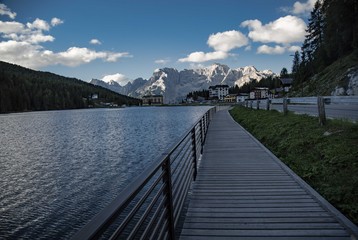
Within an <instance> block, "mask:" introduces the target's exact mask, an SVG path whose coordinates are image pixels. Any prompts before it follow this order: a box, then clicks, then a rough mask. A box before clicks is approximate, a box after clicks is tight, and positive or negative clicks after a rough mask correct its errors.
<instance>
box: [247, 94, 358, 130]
mask: <svg viewBox="0 0 358 240" xmlns="http://www.w3.org/2000/svg"><path fill="white" fill-rule="evenodd" d="M242 105H244V106H246V107H250V108H256V109H266V110H270V109H272V108H274V106H277V105H282V109H278V108H277V107H275V109H277V110H282V112H283V113H284V114H287V112H288V110H289V107H288V105H292V108H293V109H294V105H300V106H308V105H313V106H316V107H315V108H313V111H312V110H311V109H312V108H311V109H307V112H303V113H307V114H312V113H313V115H315V116H318V118H319V122H320V124H322V125H323V124H325V121H326V105H336V106H339V107H340V108H343V107H344V106H354V107H353V108H352V109H351V111H356V110H357V107H356V106H358V96H318V97H295V98H273V99H257V100H250V99H249V100H246V101H245V102H244V103H242ZM290 108H291V107H290ZM345 108H346V107H345ZM314 109H315V110H314ZM330 109H331V108H330ZM330 109H328V110H330ZM308 110H309V111H308ZM350 113H351V112H350ZM354 114H356V113H354ZM333 117H336V116H333ZM353 119H354V117H353Z"/></svg>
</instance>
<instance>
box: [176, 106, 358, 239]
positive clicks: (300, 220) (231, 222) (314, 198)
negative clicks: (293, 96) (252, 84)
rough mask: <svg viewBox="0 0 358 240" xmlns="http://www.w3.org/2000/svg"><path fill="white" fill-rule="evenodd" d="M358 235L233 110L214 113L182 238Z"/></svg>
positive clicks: (332, 236) (324, 237)
mask: <svg viewBox="0 0 358 240" xmlns="http://www.w3.org/2000/svg"><path fill="white" fill-rule="evenodd" d="M353 233H354V235H355V236H356V238H354V237H352V234H353ZM357 235H358V230H357V226H355V225H354V224H352V223H351V222H350V221H349V220H347V219H346V218H345V217H344V216H343V215H342V214H340V213H339V212H338V211H337V210H336V209H335V208H334V207H332V206H331V205H330V204H329V203H328V202H326V201H325V200H324V199H323V198H322V197H321V196H320V195H318V194H317V193H316V192H315V191H314V190H313V189H312V188H311V187H309V186H308V185H307V184H306V183H304V182H303V181H302V180H301V179H300V178H299V177H297V175H295V174H294V173H293V172H292V171H291V170H290V169H289V168H288V167H286V166H285V165H284V164H282V163H281V162H280V161H279V160H278V159H277V158H276V157H275V156H274V155H273V154H272V153H271V152H269V151H268V150H267V149H266V148H265V147H263V145H262V144H260V143H259V142H258V141H257V140H256V139H255V138H253V137H252V136H251V135H250V134H249V133H247V132H246V131H245V130H244V129H243V128H242V127H241V126H240V125H239V124H237V123H236V122H235V121H234V120H233V119H232V118H231V116H230V115H229V113H228V111H219V112H218V113H217V114H216V115H215V117H214V119H213V120H212V122H211V125H210V127H209V131H208V135H207V139H206V144H205V148H204V153H203V159H202V162H201V165H200V169H199V172H198V177H197V180H196V182H195V183H194V189H193V193H192V195H191V196H190V202H189V208H188V211H187V214H186V218H185V221H184V225H183V229H182V232H181V236H180V239H260V240H261V239H263V240H268V239H275V240H276V239H328V240H329V239H358V238H357Z"/></svg>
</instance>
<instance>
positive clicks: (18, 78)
mask: <svg viewBox="0 0 358 240" xmlns="http://www.w3.org/2000/svg"><path fill="white" fill-rule="evenodd" d="M93 95H97V96H98V99H93V98H92V96H93ZM100 101H103V102H110V103H114V104H117V105H119V106H121V105H123V104H126V105H138V104H139V103H140V100H139V99H135V98H130V97H127V96H124V95H120V94H118V93H115V92H112V91H110V90H108V89H105V88H102V87H99V86H95V85H92V84H90V83H86V82H84V81H81V80H78V79H75V78H67V77H62V76H59V75H56V74H53V73H49V72H40V71H34V70H31V69H27V68H24V67H20V66H17V65H14V64H9V63H6V62H2V61H0V113H8V112H21V111H38V110H61V109H76V108H86V107H89V106H96V104H97V103H99V102H100Z"/></svg>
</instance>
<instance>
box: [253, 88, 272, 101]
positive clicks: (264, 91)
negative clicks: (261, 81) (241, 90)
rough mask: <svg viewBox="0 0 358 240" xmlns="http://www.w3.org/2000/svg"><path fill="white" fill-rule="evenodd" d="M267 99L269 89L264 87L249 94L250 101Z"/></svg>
mask: <svg viewBox="0 0 358 240" xmlns="http://www.w3.org/2000/svg"><path fill="white" fill-rule="evenodd" d="M268 97H269V89H268V88H266V87H257V88H255V89H254V90H253V91H251V92H250V99H263V98H268Z"/></svg>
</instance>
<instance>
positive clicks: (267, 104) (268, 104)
mask: <svg viewBox="0 0 358 240" xmlns="http://www.w3.org/2000/svg"><path fill="white" fill-rule="evenodd" d="M266 110H267V111H268V110H270V99H267V100H266Z"/></svg>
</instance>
